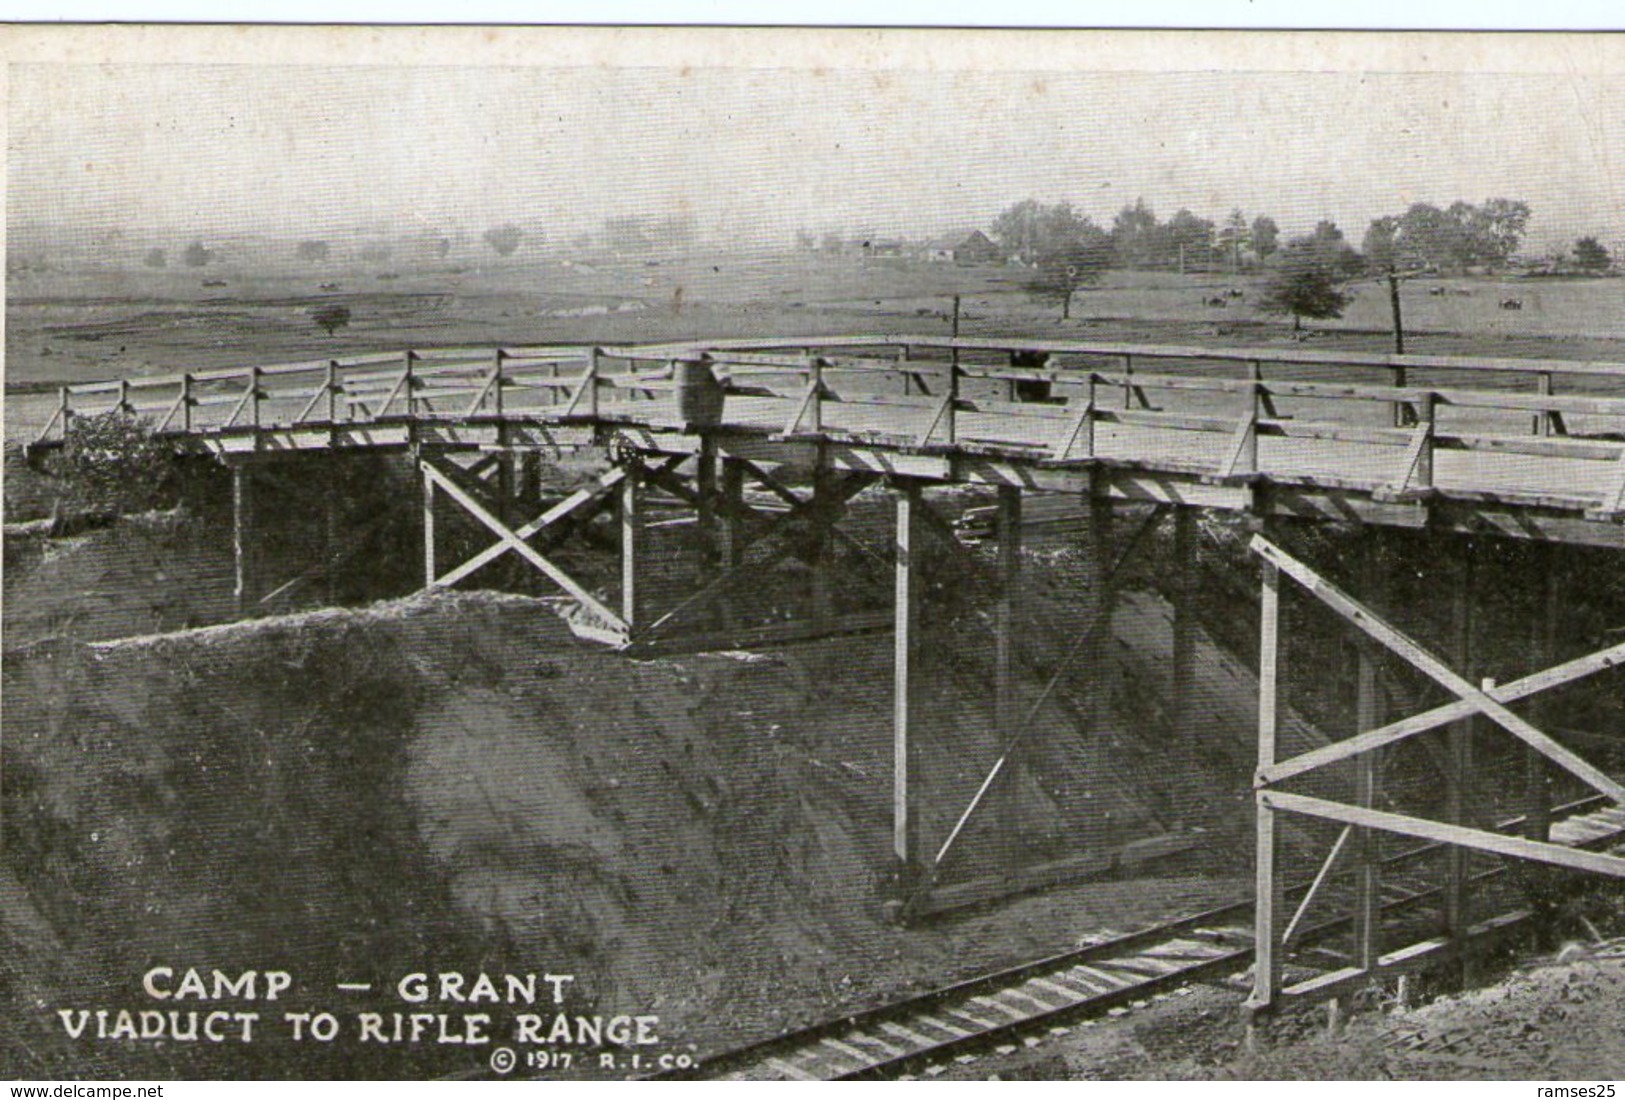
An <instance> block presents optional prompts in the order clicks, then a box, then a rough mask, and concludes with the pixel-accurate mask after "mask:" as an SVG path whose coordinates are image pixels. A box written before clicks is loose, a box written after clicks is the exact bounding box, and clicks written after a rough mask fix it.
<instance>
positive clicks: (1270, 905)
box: [1246, 561, 1282, 1016]
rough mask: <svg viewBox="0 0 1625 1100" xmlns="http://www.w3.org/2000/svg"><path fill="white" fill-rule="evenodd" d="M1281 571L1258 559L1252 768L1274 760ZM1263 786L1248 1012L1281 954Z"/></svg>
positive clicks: (1275, 987) (1267, 986) (1271, 990)
mask: <svg viewBox="0 0 1625 1100" xmlns="http://www.w3.org/2000/svg"><path fill="white" fill-rule="evenodd" d="M1280 629H1281V571H1280V569H1279V568H1278V567H1276V566H1275V565H1274V563H1272V562H1268V561H1266V562H1264V563H1263V597H1262V600H1261V602H1260V608H1259V639H1258V766H1259V768H1260V769H1263V768H1268V767H1269V766H1270V765H1272V764H1274V763H1275V738H1276V731H1277V705H1278V703H1277V698H1276V692H1277V690H1278V686H1277V685H1278V683H1279V676H1280ZM1265 793H1266V792H1265V790H1264V788H1263V787H1261V786H1259V787H1257V789H1256V792H1255V811H1254V812H1255V815H1256V822H1255V828H1256V838H1255V839H1256V851H1255V855H1254V877H1255V883H1254V907H1253V924H1254V927H1253V958H1254V965H1253V992H1252V995H1251V996H1249V997H1248V998H1247V1003H1246V1009H1247V1011H1248V1014H1249V1016H1252V1015H1254V1014H1256V1013H1259V1012H1265V1011H1268V1010H1269V1009H1271V1008H1273V1007H1274V1006H1275V1000H1276V997H1277V996H1278V995H1279V993H1280V990H1281V956H1280V951H1279V947H1280V944H1279V939H1278V935H1279V934H1278V931H1277V923H1278V922H1279V920H1280V916H1281V897H1282V890H1281V882H1280V879H1279V877H1278V876H1277V875H1276V867H1275V864H1276V860H1277V858H1278V856H1279V855H1280V838H1279V837H1278V836H1277V834H1276V831H1275V826H1276V821H1275V811H1274V810H1273V809H1271V808H1270V807H1269V805H1268V803H1267V802H1266V801H1265Z"/></svg>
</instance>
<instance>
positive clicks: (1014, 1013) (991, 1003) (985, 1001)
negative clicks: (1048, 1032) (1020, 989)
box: [971, 989, 1032, 1020]
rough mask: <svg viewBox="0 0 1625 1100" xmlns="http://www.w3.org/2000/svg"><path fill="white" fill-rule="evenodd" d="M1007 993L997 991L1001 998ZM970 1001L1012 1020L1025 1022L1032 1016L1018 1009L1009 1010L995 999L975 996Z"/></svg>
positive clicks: (1002, 990) (1004, 990) (1005, 990)
mask: <svg viewBox="0 0 1625 1100" xmlns="http://www.w3.org/2000/svg"><path fill="white" fill-rule="evenodd" d="M1008 992H1009V990H1007V989H1001V990H999V993H1000V995H1001V996H1002V995H1004V994H1005V993H1008ZM971 1000H973V1001H975V1002H976V1003H977V1004H979V1005H987V1006H988V1007H989V1008H996V1009H998V1010H999V1011H1000V1012H1002V1013H1004V1014H1005V1015H1006V1016H1009V1017H1010V1018H1011V1019H1012V1020H1025V1019H1026V1018H1027V1017H1029V1016H1031V1015H1032V1013H1030V1012H1023V1011H1021V1010H1020V1009H1018V1008H1011V1007H1010V1006H1009V1005H1007V1004H1005V1003H1004V1002H1003V1001H1001V1000H999V999H998V998H997V997H984V996H977V997H972V998H971Z"/></svg>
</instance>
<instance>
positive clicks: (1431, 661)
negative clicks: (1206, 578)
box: [1251, 535, 1625, 804]
mask: <svg viewBox="0 0 1625 1100" xmlns="http://www.w3.org/2000/svg"><path fill="white" fill-rule="evenodd" d="M1251 548H1252V551H1253V553H1255V554H1257V555H1258V556H1259V557H1261V558H1263V559H1264V560H1265V561H1267V562H1269V563H1270V564H1272V565H1274V566H1275V567H1277V568H1278V569H1280V570H1281V572H1283V573H1285V574H1286V575H1287V576H1289V577H1291V578H1292V579H1293V580H1295V581H1297V582H1298V583H1299V584H1300V585H1302V586H1303V587H1304V588H1305V589H1306V590H1307V591H1308V592H1309V593H1310V594H1311V595H1313V596H1314V597H1315V598H1316V599H1318V600H1320V601H1321V602H1322V603H1324V604H1326V605H1327V606H1328V607H1330V608H1331V609H1332V610H1334V611H1336V612H1337V613H1338V614H1339V615H1341V616H1342V617H1343V618H1345V619H1347V620H1348V621H1349V622H1350V623H1352V624H1353V625H1354V626H1356V627H1358V628H1359V629H1360V630H1363V631H1364V632H1365V633H1367V634H1369V635H1370V636H1371V637H1373V638H1375V639H1376V640H1377V641H1379V642H1381V643H1382V644H1383V645H1384V646H1386V647H1387V648H1388V649H1390V650H1392V651H1393V652H1394V653H1395V654H1397V655H1398V656H1400V657H1403V658H1404V659H1405V660H1406V661H1407V662H1408V663H1409V664H1411V665H1412V666H1413V667H1415V668H1416V669H1417V670H1418V671H1420V672H1422V673H1423V674H1424V675H1426V676H1427V677H1428V678H1430V679H1431V680H1433V681H1434V682H1435V683H1437V684H1439V685H1440V686H1441V687H1444V688H1446V689H1447V690H1449V691H1451V692H1453V693H1454V694H1455V695H1456V696H1457V697H1459V698H1460V699H1461V701H1462V702H1464V703H1467V704H1470V705H1471V706H1472V708H1473V710H1475V711H1477V712H1478V713H1480V714H1482V715H1484V716H1485V717H1486V718H1488V719H1490V720H1491V721H1492V722H1494V723H1495V724H1496V725H1498V726H1500V727H1501V728H1502V729H1504V730H1506V731H1507V732H1508V733H1510V734H1512V735H1513V736H1514V737H1517V738H1518V739H1519V740H1521V741H1523V742H1524V743H1525V744H1527V745H1528V746H1529V747H1530V748H1532V749H1534V750H1535V751H1536V752H1538V753H1540V754H1541V755H1543V756H1545V757H1546V758H1547V759H1548V760H1550V761H1552V763H1554V764H1556V765H1557V766H1558V767H1560V768H1562V769H1563V770H1565V771H1567V772H1568V773H1569V774H1571V775H1573V776H1574V777H1575V778H1577V779H1579V780H1580V781H1581V782H1583V783H1586V784H1589V785H1590V786H1591V787H1592V789H1594V790H1597V791H1600V792H1601V793H1603V794H1605V795H1607V796H1608V797H1609V798H1611V799H1613V800H1614V801H1615V802H1617V803H1621V804H1625V786H1622V785H1621V784H1619V783H1617V782H1615V781H1614V780H1613V779H1612V778H1610V777H1609V776H1608V775H1607V774H1605V773H1604V772H1602V771H1601V770H1599V769H1598V768H1596V767H1595V766H1593V765H1592V764H1590V763H1589V762H1587V761H1586V760H1584V759H1583V758H1581V757H1580V756H1578V755H1576V754H1575V753H1573V752H1571V751H1569V750H1568V749H1567V748H1564V747H1563V746H1562V745H1560V744H1558V743H1557V742H1556V741H1553V740H1552V739H1551V738H1550V737H1547V736H1546V735H1545V734H1544V733H1542V732H1540V730H1538V729H1536V728H1535V727H1534V726H1532V725H1530V724H1529V723H1528V722H1526V721H1525V720H1524V719H1522V718H1520V717H1518V716H1517V715H1516V714H1514V713H1512V712H1511V711H1510V710H1508V709H1507V708H1506V707H1504V706H1502V705H1501V704H1500V703H1499V702H1497V701H1496V700H1495V699H1493V698H1491V697H1490V696H1489V695H1488V694H1486V693H1485V692H1483V691H1481V690H1480V689H1479V688H1477V687H1475V686H1474V685H1473V684H1472V683H1471V682H1469V681H1468V680H1466V679H1465V678H1463V677H1461V676H1458V675H1457V674H1456V673H1455V672H1454V671H1452V670H1451V669H1450V667H1449V666H1447V665H1446V664H1445V663H1444V662H1443V661H1441V660H1439V659H1438V658H1437V657H1435V656H1433V654H1431V653H1429V652H1428V651H1427V650H1426V649H1424V648H1423V647H1422V646H1421V645H1419V644H1418V643H1416V642H1415V641H1413V640H1411V638H1409V637H1408V636H1406V635H1405V634H1404V633H1402V632H1400V631H1399V630H1397V629H1395V628H1394V627H1393V626H1392V625H1390V624H1389V623H1388V622H1386V621H1384V620H1383V619H1382V618H1381V617H1380V616H1378V615H1377V614H1376V613H1375V612H1374V611H1372V610H1371V609H1370V608H1368V607H1366V606H1365V605H1364V604H1362V603H1360V602H1359V601H1358V600H1356V599H1354V598H1353V597H1352V596H1350V595H1348V594H1347V593H1346V592H1344V591H1343V590H1342V589H1340V588H1338V587H1337V586H1336V585H1334V584H1332V583H1331V582H1330V581H1328V580H1326V579H1325V578H1324V577H1322V576H1320V575H1319V574H1318V573H1316V572H1315V571H1314V570H1312V569H1310V568H1309V567H1308V566H1307V565H1305V564H1304V563H1303V562H1300V561H1298V560H1297V559H1296V558H1294V557H1292V555H1290V554H1288V553H1287V552H1286V551H1284V550H1282V549H1281V548H1280V547H1279V546H1276V545H1275V544H1274V543H1272V542H1270V541H1269V540H1268V539H1266V538H1264V537H1263V536H1262V535H1254V536H1253V541H1252V547H1251Z"/></svg>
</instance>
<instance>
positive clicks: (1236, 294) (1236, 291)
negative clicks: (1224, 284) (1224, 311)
mask: <svg viewBox="0 0 1625 1100" xmlns="http://www.w3.org/2000/svg"><path fill="white" fill-rule="evenodd" d="M1224 293H1225V295H1226V297H1230V298H1245V297H1247V292H1246V291H1244V290H1242V289H1241V288H1240V287H1236V286H1233V287H1231V288H1230V289H1229V290H1227V291H1225V292H1224Z"/></svg>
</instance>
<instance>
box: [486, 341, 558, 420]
mask: <svg viewBox="0 0 1625 1100" xmlns="http://www.w3.org/2000/svg"><path fill="white" fill-rule="evenodd" d="M507 357H508V353H507V352H505V351H503V350H502V349H501V348H498V349H497V354H496V361H495V363H493V364H492V367H491V407H492V409H493V410H494V411H495V412H496V414H497V416H503V415H504V414H505V413H506V412H507V407H506V398H505V397H504V396H503V393H502V390H503V386H504V384H505V383H506V381H507V379H506V378H505V377H504V374H505V368H504V363H503V361H504V360H505V359H507ZM553 373H554V374H555V375H556V374H557V373H558V368H556V367H555V368H554V370H553ZM555 393H556V391H554V390H549V391H548V400H549V402H551V401H552V400H553V396H554V394H555Z"/></svg>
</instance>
